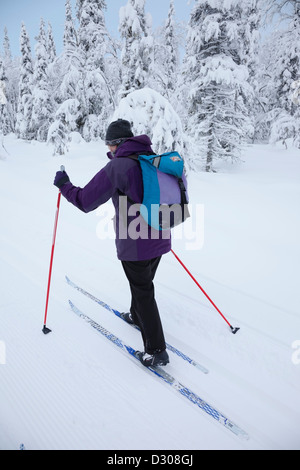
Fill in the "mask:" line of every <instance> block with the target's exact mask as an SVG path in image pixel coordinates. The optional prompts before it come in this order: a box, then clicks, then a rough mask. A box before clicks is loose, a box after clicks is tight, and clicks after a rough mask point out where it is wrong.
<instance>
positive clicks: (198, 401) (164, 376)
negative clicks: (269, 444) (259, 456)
mask: <svg viewBox="0 0 300 470" xmlns="http://www.w3.org/2000/svg"><path fill="white" fill-rule="evenodd" d="M69 305H70V307H71V310H72V312H74V313H75V314H76V315H77V316H78V317H80V318H82V319H83V320H85V322H87V323H88V324H89V325H91V326H92V328H94V329H95V330H97V331H98V332H99V333H101V334H102V335H103V336H104V337H105V338H107V339H108V340H109V341H111V342H112V343H114V344H115V345H116V346H118V348H120V349H121V350H122V351H124V352H126V353H127V354H129V355H130V356H131V357H132V358H134V359H136V360H137V361H138V363H139V364H140V365H141V363H140V360H139V351H136V350H135V349H134V348H132V347H131V346H128V345H127V344H125V343H124V342H123V341H122V340H121V339H120V338H118V337H117V336H115V335H114V334H113V333H111V332H110V331H108V330H107V329H106V328H104V327H103V326H102V325H100V324H99V323H97V322H95V321H94V320H93V319H92V318H90V317H89V316H88V315H86V314H85V313H83V312H81V311H80V310H79V309H78V308H77V307H76V306H75V305H74V303H73V302H72V301H71V300H69ZM142 369H143V370H145V371H147V370H149V371H150V372H152V373H153V374H154V375H155V376H156V377H158V378H159V379H160V380H162V381H163V382H165V383H167V384H168V385H170V386H171V387H172V389H173V390H176V391H177V392H179V393H180V394H181V395H182V396H184V397H185V398H187V399H188V400H189V401H190V402H191V403H193V404H194V405H196V406H197V407H198V408H200V409H201V410H202V411H204V412H205V413H207V414H208V415H209V416H211V417H212V418H213V419H215V420H216V421H218V423H220V424H221V425H222V426H224V427H225V428H226V429H229V430H230V431H232V432H233V433H234V434H235V435H236V436H239V437H240V438H242V439H246V440H248V439H249V435H248V434H247V432H245V431H244V430H243V429H242V428H240V427H239V426H238V425H237V424H235V423H233V422H232V421H231V420H230V419H229V418H227V417H226V416H225V415H224V414H223V413H221V412H220V411H218V410H217V409H216V408H214V407H213V406H212V405H210V404H209V403H208V402H207V401H205V400H203V399H202V398H200V397H199V396H198V395H197V394H196V393H194V392H193V391H192V390H190V389H189V388H188V387H186V386H185V385H183V384H182V383H181V382H179V381H178V380H177V379H176V378H175V377H173V376H172V375H170V374H169V373H168V372H167V371H166V370H165V369H163V368H161V367H157V366H156V367H152V366H150V367H147V368H146V367H144V366H142Z"/></svg>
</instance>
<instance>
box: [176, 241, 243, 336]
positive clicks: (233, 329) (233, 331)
mask: <svg viewBox="0 0 300 470" xmlns="http://www.w3.org/2000/svg"><path fill="white" fill-rule="evenodd" d="M171 251H172V253H173V255H174V256H175V258H176V259H177V261H179V263H180V264H181V266H182V267H183V268H184V269H185V270H186V272H187V273H188V274H189V276H191V278H192V279H193V281H194V282H195V283H196V284H197V286H198V287H199V289H200V290H201V291H202V292H203V294H204V295H205V297H206V298H207V299H208V300H209V301H210V303H211V304H212V305H213V306H214V307H215V309H216V310H217V312H218V313H219V314H220V315H221V317H222V318H223V320H225V321H226V323H227V325H229V327H230V329H231V332H232V333H233V334H234V335H235V334H236V333H237V331H239V329H240V328H235V327H233V326H232V325H231V324H230V323H229V321H228V320H227V318H225V316H224V315H223V313H222V312H221V311H220V310H219V309H218V307H217V306H216V305H215V303H214V302H213V301H212V300H211V298H210V297H209V296H208V295H207V293H206V292H205V290H204V289H203V288H202V287H201V286H200V284H199V282H198V281H197V280H196V279H195V278H194V276H193V275H192V274H191V273H190V271H189V270H188V269H187V267H186V266H185V265H184V264H183V262H182V261H181V259H180V258H179V257H178V256H177V255H176V253H174V251H173V250H171Z"/></svg>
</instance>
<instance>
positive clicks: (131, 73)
mask: <svg viewBox="0 0 300 470" xmlns="http://www.w3.org/2000/svg"><path fill="white" fill-rule="evenodd" d="M119 16H120V21H119V31H120V34H121V37H122V39H123V47H122V53H121V61H122V86H121V90H120V97H121V98H124V97H126V96H127V95H128V94H129V93H131V92H132V91H134V90H139V89H141V88H143V87H144V86H147V85H148V83H149V74H150V73H151V66H152V65H151V64H152V61H153V37H152V35H151V17H150V15H145V0H128V3H127V5H125V6H124V7H122V8H121V9H120V15H119Z"/></svg>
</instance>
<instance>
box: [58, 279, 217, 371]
mask: <svg viewBox="0 0 300 470" xmlns="http://www.w3.org/2000/svg"><path fill="white" fill-rule="evenodd" d="M65 278H66V281H67V283H68V284H69V286H71V287H73V288H74V289H76V290H77V291H79V292H81V293H82V294H83V295H85V296H86V297H88V298H89V299H91V300H93V301H94V302H96V303H97V304H99V305H101V306H102V307H104V308H105V309H106V310H109V311H110V312H111V313H113V314H114V315H116V316H117V317H118V318H120V319H121V320H123V321H125V322H126V320H124V318H123V316H122V314H121V312H119V311H118V310H116V309H114V308H112V307H110V306H109V305H108V304H107V303H105V302H103V301H102V300H100V299H98V298H97V297H95V296H94V295H93V294H91V293H89V292H88V291H86V290H85V289H83V288H82V287H80V286H79V285H78V284H75V282H73V281H71V279H70V278H69V277H68V276H65ZM126 323H127V322H126ZM127 324H128V323H127ZM131 326H132V327H133V328H135V329H137V330H139V327H138V326H136V325H134V324H132V325H131ZM166 345H167V349H168V350H169V351H172V352H173V353H174V354H176V355H177V356H178V357H181V359H183V360H184V361H187V362H188V363H189V364H191V365H192V366H194V367H196V368H197V369H198V370H200V371H201V372H203V373H204V374H208V373H209V370H208V369H207V368H206V367H204V366H203V365H202V364H199V362H197V361H195V360H194V359H191V358H190V357H188V356H187V355H186V354H184V353H183V352H181V351H179V349H177V348H175V347H174V346H172V345H171V344H169V343H166Z"/></svg>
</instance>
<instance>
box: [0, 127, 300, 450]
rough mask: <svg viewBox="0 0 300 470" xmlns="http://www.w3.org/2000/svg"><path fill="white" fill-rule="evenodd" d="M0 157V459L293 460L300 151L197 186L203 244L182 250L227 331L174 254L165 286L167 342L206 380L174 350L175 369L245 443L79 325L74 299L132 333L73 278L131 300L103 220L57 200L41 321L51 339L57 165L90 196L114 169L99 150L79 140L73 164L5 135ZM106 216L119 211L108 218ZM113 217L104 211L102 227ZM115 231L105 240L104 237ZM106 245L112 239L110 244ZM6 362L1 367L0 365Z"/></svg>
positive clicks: (110, 299)
mask: <svg viewBox="0 0 300 470" xmlns="http://www.w3.org/2000/svg"><path fill="white" fill-rule="evenodd" d="M4 143H5V147H6V149H7V151H8V152H9V155H7V154H5V152H4V150H3V149H1V155H2V157H3V156H6V159H5V160H4V159H1V160H0V201H1V231H0V241H1V242H0V264H1V283H0V345H1V348H2V349H1V351H2V355H1V356H0V358H1V359H2V361H1V362H2V363H0V376H1V387H0V449H18V448H19V447H20V444H21V443H23V444H24V446H25V448H26V449H111V450H117V449H157V450H159V449H235V450H238V449H299V448H300V429H299V420H300V405H299V391H300V379H299V373H300V364H298V362H299V361H298V358H299V356H300V353H299V354H298V351H297V350H295V349H293V343H294V342H295V341H296V340H300V313H299V308H298V305H299V293H298V290H297V289H298V285H299V266H300V263H299V254H300V253H299V251H300V249H299V228H300V223H299V196H300V184H299V181H300V180H299V173H300V162H299V152H297V151H296V150H288V151H285V150H282V149H279V148H276V147H270V146H257V145H256V146H252V147H249V148H248V149H247V152H246V154H245V158H244V159H245V163H244V164H243V165H240V166H235V167H225V166H224V167H223V168H221V169H220V172H219V173H217V174H198V175H191V176H190V179H189V184H190V197H191V200H192V201H193V206H192V208H193V209H194V207H195V206H194V204H197V203H198V204H203V205H204V244H203V246H202V248H201V249H199V250H196V251H195V250H194V251H191V250H187V246H186V243H187V240H179V239H178V240H174V244H173V248H174V250H175V252H176V253H177V254H178V255H179V256H180V257H181V258H182V260H183V261H184V262H185V263H186V265H187V266H188V268H189V269H190V270H191V271H192V273H193V275H194V276H195V277H196V278H197V279H198V281H199V282H200V284H201V285H202V286H203V287H204V289H205V290H206V291H207V293H208V294H209V295H210V296H211V297H212V298H213V300H214V302H215V303H216V304H217V306H218V307H219V308H220V309H221V310H222V312H223V313H224V314H225V315H226V316H227V317H228V319H229V320H230V322H231V323H232V324H233V326H239V327H240V328H241V330H240V331H239V332H238V333H237V334H236V335H232V334H231V333H230V331H229V329H228V327H227V325H226V323H225V322H224V321H223V319H222V318H221V317H220V316H219V314H218V313H217V312H216V310H214V308H213V307H212V306H211V305H210V303H209V302H208V301H207V299H206V298H205V297H204V296H203V294H202V293H201V292H200V290H199V289H198V287H197V286H196V285H195V284H194V283H193V281H192V280H191V279H190V278H189V276H188V275H187V274H186V272H185V271H184V270H183V269H182V267H181V266H180V265H179V263H178V262H177V260H176V259H175V258H174V256H173V255H172V254H168V255H166V256H165V257H164V258H163V261H162V263H161V266H160V269H159V270H158V273H157V278H156V292H157V299H158V303H159V307H160V311H161V316H162V321H163V324H164V328H165V332H166V339H167V341H168V342H169V343H171V344H173V345H174V346H176V347H177V348H179V349H181V350H182V351H184V352H185V353H186V354H188V355H189V356H190V357H192V358H194V359H195V360H197V361H198V362H200V363H202V364H204V365H205V366H207V367H208V368H209V369H210V373H209V374H208V375H204V374H202V373H201V372H199V371H198V370H196V369H195V368H193V367H192V366H190V365H189V364H188V363H185V362H183V361H182V360H180V358H177V357H176V356H175V355H174V354H172V353H170V359H171V363H170V365H169V366H168V367H169V370H170V372H171V373H173V374H174V375H175V376H176V377H178V378H179V379H180V380H181V381H182V382H184V383H185V384H186V385H188V386H189V387H190V388H191V389H192V390H194V391H195V392H196V393H198V394H199V395H200V396H201V397H203V398H204V399H206V400H207V401H208V402H209V403H211V404H212V405H214V406H215V407H216V408H218V409H219V410H220V411H222V412H223V413H224V414H225V415H227V416H228V417H230V418H231V419H232V420H233V421H234V422H236V423H237V424H238V425H239V426H241V427H242V428H243V429H245V430H246V431H247V432H248V434H249V435H250V439H249V440H248V441H244V440H241V439H239V438H238V437H236V436H235V435H234V434H232V433H231V432H230V431H228V430H226V429H225V428H223V427H222V426H221V425H220V424H218V423H217V422H215V421H214V420H212V419H211V418H210V417H209V416H207V415H206V414H205V413H204V412H202V411H201V410H199V409H197V408H196V407H195V406H194V405H192V404H191V403H189V402H188V401H187V400H186V399H185V398H183V397H182V398H181V397H180V396H178V394H176V393H175V392H173V391H172V390H171V389H170V387H168V385H164V384H163V383H161V382H160V381H159V380H157V379H155V378H154V377H152V375H151V374H149V373H148V372H147V371H146V370H144V369H143V368H142V369H141V368H140V367H139V365H138V364H135V363H134V362H133V361H131V360H129V359H128V357H127V356H126V355H125V354H123V353H122V352H120V350H119V349H118V348H116V347H115V346H114V345H113V344H111V343H110V342H108V341H107V340H106V339H105V338H103V337H102V336H101V335H99V333H97V332H96V331H95V330H93V329H92V328H90V327H89V325H87V324H86V323H84V322H83V321H82V320H81V319H79V318H77V317H76V316H75V315H74V314H73V313H72V312H71V310H70V308H69V306H68V299H71V300H73V302H74V303H75V304H76V305H77V306H78V307H79V308H80V309H81V310H82V311H83V312H85V313H86V314H87V315H89V316H90V317H92V318H94V319H95V321H97V322H98V323H100V324H102V325H103V326H105V327H106V328H107V329H109V330H111V331H112V332H113V333H115V334H116V335H118V336H119V337H120V338H122V339H123V340H124V341H125V342H126V343H128V344H130V345H132V346H133V347H135V348H137V349H140V348H141V347H142V343H141V339H140V336H139V334H138V333H137V332H136V331H135V330H133V329H132V328H131V327H130V326H128V325H126V324H125V323H124V322H121V321H120V320H119V319H118V318H116V317H115V316H114V315H112V314H111V313H110V312H108V311H107V310H105V309H103V308H101V307H100V306H99V305H97V304H96V303H94V302H92V301H91V300H89V299H87V298H85V297H83V296H82V295H81V294H80V293H78V292H77V291H75V290H74V289H72V288H71V287H70V286H68V285H67V284H66V282H65V279H64V277H65V274H68V275H69V276H70V277H71V278H72V279H73V280H74V281H75V282H77V283H79V284H80V285H82V287H84V288H86V289H87V290H89V291H90V292H91V293H93V294H94V295H96V296H97V297H99V298H101V299H102V300H104V301H105V302H107V303H109V304H110V305H112V306H113V307H114V308H117V309H119V310H121V311H124V310H126V309H127V308H128V306H129V302H130V296H129V289H128V286H127V281H126V279H125V276H124V274H123V272H122V269H121V266H120V263H119V261H118V260H117V259H116V254H115V247H114V241H113V240H112V239H111V238H112V237H111V236H107V237H106V238H105V239H99V233H100V230H99V223H100V221H101V220H103V219H101V214H102V217H103V215H105V212H104V211H103V210H102V211H101V212H98V211H95V212H94V213H90V214H88V215H86V214H83V213H81V212H80V211H78V210H76V209H75V208H74V207H73V206H71V205H69V204H68V203H67V202H66V201H65V200H64V199H62V202H61V210H60V218H59V223H58V232H57V240H56V248H55V258H54V266H53V275H52V285H51V295H50V303H49V312H48V321H47V325H48V326H49V327H50V328H51V329H52V333H51V334H49V335H47V336H45V335H43V334H42V331H41V330H42V325H43V316H44V308H45V298H46V285H47V278H48V269H49V260H50V249H51V240H52V231H53V223H54V216H55V208H56V200H57V190H56V188H55V187H54V186H53V185H52V182H53V179H54V174H55V171H56V170H57V169H59V167H60V165H61V164H64V165H65V167H66V170H67V171H68V173H69V176H70V178H71V180H72V182H73V183H74V184H77V185H80V186H83V185H84V184H85V183H87V182H88V181H89V179H90V178H91V177H92V176H93V175H94V174H95V173H96V171H97V170H98V169H100V168H101V167H102V166H103V165H104V164H105V163H106V149H105V147H104V145H102V144H99V143H98V144H96V143H91V144H86V143H80V144H75V143H74V144H72V146H71V149H70V153H69V154H68V155H67V156H66V157H62V158H58V157H52V156H51V148H49V147H47V146H45V145H44V144H40V143H37V142H36V143H35V142H32V143H31V144H29V143H26V142H22V141H18V140H16V139H15V138H14V137H13V136H9V137H6V139H5V141H4ZM104 210H105V211H107V214H108V215H109V214H110V211H111V206H110V205H109V204H107V205H106V206H105V208H104ZM107 214H106V216H107ZM110 233H111V232H109V233H108V235H109V234H110ZM102 238H103V237H102ZM4 362H5V363H4Z"/></svg>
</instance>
